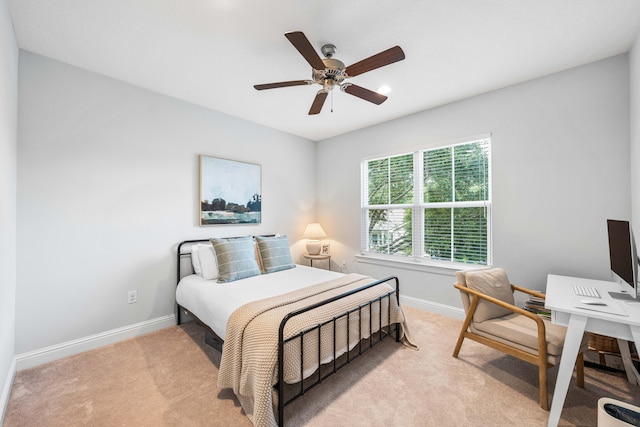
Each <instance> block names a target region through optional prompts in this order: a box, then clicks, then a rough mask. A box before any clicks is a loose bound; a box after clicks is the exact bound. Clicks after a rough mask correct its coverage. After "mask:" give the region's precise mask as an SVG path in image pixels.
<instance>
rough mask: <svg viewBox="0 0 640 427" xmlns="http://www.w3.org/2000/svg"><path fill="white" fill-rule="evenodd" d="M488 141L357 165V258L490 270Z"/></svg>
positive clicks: (417, 152)
mask: <svg viewBox="0 0 640 427" xmlns="http://www.w3.org/2000/svg"><path fill="white" fill-rule="evenodd" d="M490 146H491V139H490V138H488V137H487V138H481V139H476V140H473V141H466V142H463V143H458V144H454V145H449V146H446V147H440V148H436V149H429V150H418V151H414V152H411V153H403V154H398V155H394V156H389V157H384V158H377V159H369V160H365V161H363V162H362V252H363V253H368V254H380V255H387V256H392V257H404V258H413V259H419V260H425V261H426V260H437V261H445V262H455V263H465V264H485V265H489V264H491V247H490V240H491V239H490V228H491V188H490V178H489V177H490V157H491V156H490V154H491V153H490Z"/></svg>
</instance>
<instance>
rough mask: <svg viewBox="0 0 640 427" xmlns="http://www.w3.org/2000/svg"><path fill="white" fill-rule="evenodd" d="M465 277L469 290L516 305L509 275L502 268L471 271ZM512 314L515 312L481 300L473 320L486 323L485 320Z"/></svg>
mask: <svg viewBox="0 0 640 427" xmlns="http://www.w3.org/2000/svg"><path fill="white" fill-rule="evenodd" d="M465 276H466V279H467V286H468V287H469V289H473V290H475V291H478V292H482V293H483V294H485V295H489V296H491V297H494V298H496V299H499V300H501V301H504V302H506V303H509V304H515V301H514V299H513V291H512V290H511V283H510V282H509V278H508V277H507V273H506V272H505V271H504V270H503V269H502V268H492V269H489V270H486V269H483V270H478V271H469V272H467V273H465ZM511 313H513V311H511V310H509V309H507V308H504V307H500V306H499V305H496V304H493V303H491V302H489V301H484V300H480V301H479V302H478V307H477V308H476V311H475V313H474V314H473V320H474V322H484V321H485V320H489V319H495V318H496V317H502V316H505V315H507V314H511Z"/></svg>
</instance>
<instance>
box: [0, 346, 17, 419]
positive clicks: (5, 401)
mask: <svg viewBox="0 0 640 427" xmlns="http://www.w3.org/2000/svg"><path fill="white" fill-rule="evenodd" d="M15 377H16V358H15V357H14V358H13V360H12V361H11V366H9V372H7V380H6V381H5V382H4V387H2V394H0V409H1V410H2V411H1V412H0V426H2V425H4V414H5V413H6V411H7V405H9V396H10V395H11V387H12V386H13V380H14V378H15Z"/></svg>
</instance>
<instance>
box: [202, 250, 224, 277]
mask: <svg viewBox="0 0 640 427" xmlns="http://www.w3.org/2000/svg"><path fill="white" fill-rule="evenodd" d="M198 246H200V247H199V248H198V258H199V259H200V269H201V270H202V274H201V276H202V278H203V279H205V280H214V279H217V278H218V274H219V273H218V263H217V261H216V255H215V254H214V253H213V247H211V246H210V245H198Z"/></svg>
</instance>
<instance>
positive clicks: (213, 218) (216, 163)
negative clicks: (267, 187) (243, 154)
mask: <svg viewBox="0 0 640 427" xmlns="http://www.w3.org/2000/svg"><path fill="white" fill-rule="evenodd" d="M261 186H262V167H261V166H260V165H256V164H252V163H244V162H238V161H234V160H227V159H219V158H216V157H209V156H204V155H200V203H199V204H200V209H199V210H200V225H201V226H202V225H219V224H260V222H261V219H262V218H261V217H262V215H261V214H262V195H261V193H262V187H261Z"/></svg>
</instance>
